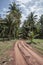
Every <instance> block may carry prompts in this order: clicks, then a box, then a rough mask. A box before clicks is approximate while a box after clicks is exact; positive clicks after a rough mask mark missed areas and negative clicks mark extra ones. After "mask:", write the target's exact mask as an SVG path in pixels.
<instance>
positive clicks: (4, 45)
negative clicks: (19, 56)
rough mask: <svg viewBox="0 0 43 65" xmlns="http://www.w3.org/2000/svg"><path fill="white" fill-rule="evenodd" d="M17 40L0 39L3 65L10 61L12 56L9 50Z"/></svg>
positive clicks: (0, 55) (1, 64) (1, 63)
mask: <svg viewBox="0 0 43 65" xmlns="http://www.w3.org/2000/svg"><path fill="white" fill-rule="evenodd" d="M14 42H15V40H11V41H4V42H1V41H0V65H3V62H4V61H8V60H9V58H10V54H9V51H10V50H11V49H12V47H13V44H14Z"/></svg>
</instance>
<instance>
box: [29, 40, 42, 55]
mask: <svg viewBox="0 0 43 65" xmlns="http://www.w3.org/2000/svg"><path fill="white" fill-rule="evenodd" d="M28 42H30V41H29V40H28ZM33 42H34V43H35V44H34V43H32V44H31V46H32V47H33V48H35V49H36V50H37V51H38V52H39V53H40V54H42V55H43V39H33Z"/></svg>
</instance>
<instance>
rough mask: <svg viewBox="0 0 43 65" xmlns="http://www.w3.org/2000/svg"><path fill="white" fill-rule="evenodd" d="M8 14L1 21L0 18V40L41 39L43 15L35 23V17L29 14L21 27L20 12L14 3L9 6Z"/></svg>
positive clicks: (42, 36) (42, 35)
mask: <svg viewBox="0 0 43 65" xmlns="http://www.w3.org/2000/svg"><path fill="white" fill-rule="evenodd" d="M8 13H9V14H7V15H6V17H5V18H4V19H3V18H1V17H0V38H3V39H4V38H7V39H16V38H23V39H29V38H31V39H32V38H41V39H42V38H43V15H41V16H40V19H39V20H38V21H37V19H38V18H37V15H34V12H31V13H30V14H29V13H28V14H29V15H28V17H27V19H26V20H25V21H24V22H23V25H22V26H21V27H20V25H21V17H22V16H21V11H20V9H19V6H17V5H16V4H15V3H12V4H10V5H9V11H8Z"/></svg>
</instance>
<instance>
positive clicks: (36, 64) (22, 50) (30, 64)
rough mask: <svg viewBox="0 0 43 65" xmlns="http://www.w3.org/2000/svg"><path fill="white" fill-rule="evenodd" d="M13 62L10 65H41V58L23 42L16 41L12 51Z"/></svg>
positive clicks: (42, 61) (42, 62)
mask: <svg viewBox="0 0 43 65" xmlns="http://www.w3.org/2000/svg"><path fill="white" fill-rule="evenodd" d="M11 54H12V57H13V60H12V61H11V64H10V65H43V58H42V57H40V56H39V55H38V54H36V53H35V52H34V51H33V50H32V47H30V46H29V45H28V44H26V42H25V41H23V40H18V41H17V42H16V43H15V45H14V50H13V51H12V53H11Z"/></svg>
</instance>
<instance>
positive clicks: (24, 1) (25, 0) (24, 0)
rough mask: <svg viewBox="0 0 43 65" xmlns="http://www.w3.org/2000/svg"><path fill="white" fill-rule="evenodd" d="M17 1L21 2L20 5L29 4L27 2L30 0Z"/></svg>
mask: <svg viewBox="0 0 43 65" xmlns="http://www.w3.org/2000/svg"><path fill="white" fill-rule="evenodd" d="M17 1H19V2H21V3H27V2H29V1H31V0H17Z"/></svg>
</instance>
